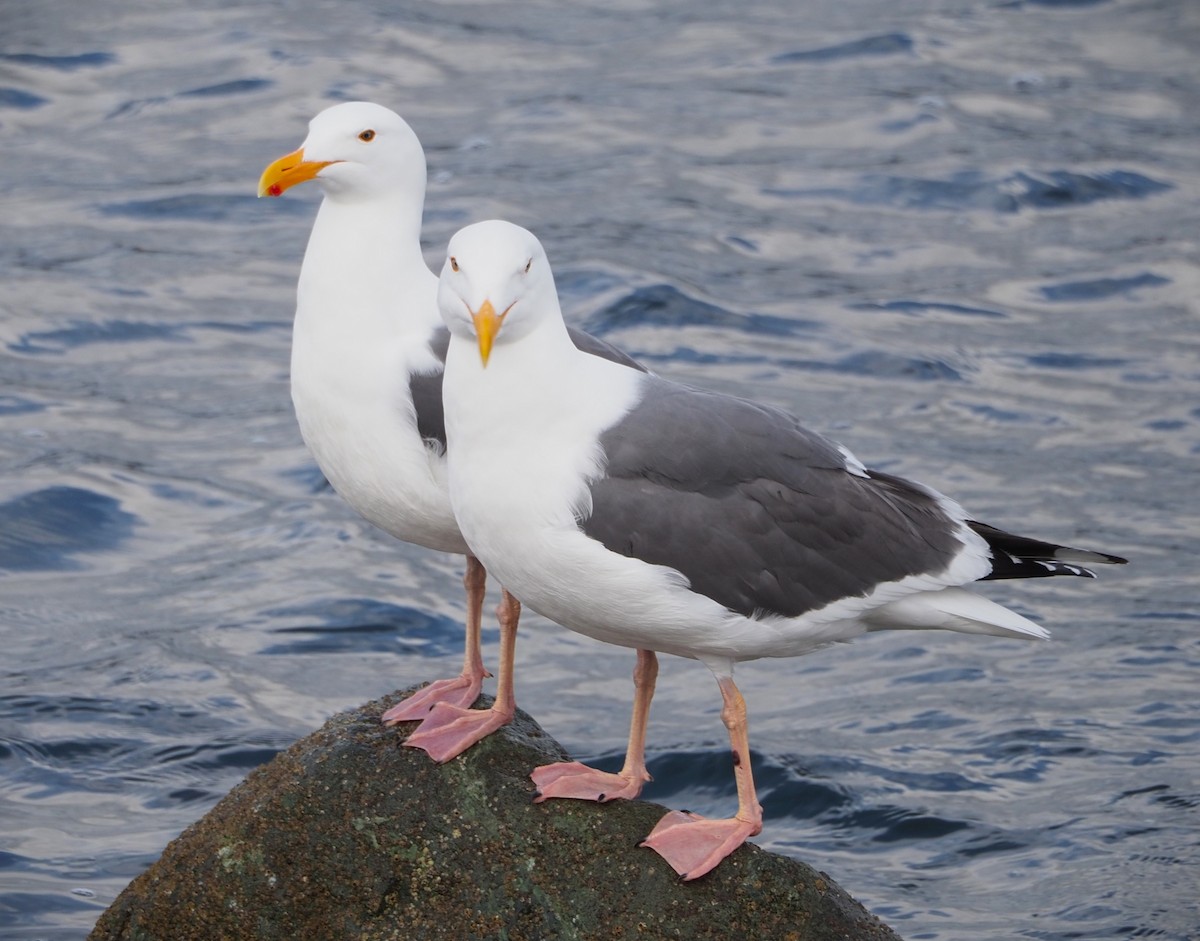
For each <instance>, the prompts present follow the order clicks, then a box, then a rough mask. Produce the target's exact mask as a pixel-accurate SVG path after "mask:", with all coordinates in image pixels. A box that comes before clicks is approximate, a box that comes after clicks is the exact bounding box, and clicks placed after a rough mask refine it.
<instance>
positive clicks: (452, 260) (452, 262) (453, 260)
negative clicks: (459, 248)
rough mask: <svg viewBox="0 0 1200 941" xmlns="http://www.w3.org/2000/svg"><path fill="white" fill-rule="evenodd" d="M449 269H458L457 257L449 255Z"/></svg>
mask: <svg viewBox="0 0 1200 941" xmlns="http://www.w3.org/2000/svg"><path fill="white" fill-rule="evenodd" d="M450 270H451V271H457V270H458V259H457V258H455V257H454V256H453V255H451V256H450Z"/></svg>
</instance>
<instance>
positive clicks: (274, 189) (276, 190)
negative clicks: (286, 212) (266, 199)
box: [267, 183, 283, 196]
mask: <svg viewBox="0 0 1200 941" xmlns="http://www.w3.org/2000/svg"><path fill="white" fill-rule="evenodd" d="M267 194H268V195H269V196H280V195H282V194H283V190H282V189H281V188H280V186H279V184H278V183H272V184H271V185H270V186H268V187H267Z"/></svg>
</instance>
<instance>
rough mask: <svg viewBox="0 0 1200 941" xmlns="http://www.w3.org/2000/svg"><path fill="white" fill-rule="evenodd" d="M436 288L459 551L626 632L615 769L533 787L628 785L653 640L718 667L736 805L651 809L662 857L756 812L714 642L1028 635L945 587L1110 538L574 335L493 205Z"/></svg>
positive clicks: (711, 850) (557, 769)
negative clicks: (1069, 530) (1025, 525)
mask: <svg viewBox="0 0 1200 941" xmlns="http://www.w3.org/2000/svg"><path fill="white" fill-rule="evenodd" d="M438 302H439V306H440V308H441V313H442V316H443V317H444V318H445V320H446V323H447V325H448V326H449V328H450V332H451V340H450V348H449V351H448V353H447V356H446V373H445V381H444V384H443V396H444V404H445V414H446V437H447V442H448V445H449V458H450V468H449V473H450V498H451V501H452V503H453V506H454V512H455V515H456V517H457V519H458V522H459V526H460V527H461V529H462V533H463V535H464V536H465V537H466V540H467V544H468V545H469V546H470V547H471V551H472V552H474V553H475V554H476V556H477V557H478V558H479V559H480V560H481V561H482V562H483V564H484V565H486V566H487V568H488V570H489V571H490V572H491V573H492V574H493V575H494V576H495V577H497V578H499V579H500V580H501V582H503V584H504V585H505V586H506V588H507V589H508V590H510V591H512V592H513V593H514V594H515V595H516V596H517V597H519V598H520V599H521V601H522V603H524V604H526V605H528V606H529V607H531V608H533V609H534V610H535V611H538V612H539V613H541V614H543V615H545V616H546V617H548V618H550V619H552V620H554V621H557V622H558V623H559V624H562V625H563V626H565V627H568V628H570V629H571V630H574V631H578V632H579V633H581V634H586V635H587V636H589V637H593V638H596V639H598V640H602V641H607V642H609V643H613V644H620V645H623V646H627V647H633V648H637V649H638V650H639V654H638V669H637V670H636V671H635V701H634V709H633V722H632V727H631V732H630V743H629V749H628V752H627V755H626V761H625V767H624V769H622V771H621V772H619V773H618V774H606V773H604V772H600V771H597V770H594V769H591V768H588V767H586V766H585V765H582V764H580V763H578V762H564V763H559V764H555V765H550V766H547V767H544V768H539V769H537V770H536V771H535V772H534V775H533V778H534V782H535V783H536V784H537V786H538V789H539V796H538V800H545V799H546V798H550V797H574V798H586V799H592V800H599V801H604V800H608V799H612V798H613V797H615V796H621V797H632V796H635V795H636V794H637V793H638V792H640V790H641V786H642V783H643V782H644V781H646V780H648V775H647V774H646V766H645V759H644V741H645V726H646V717H647V715H648V712H649V705H650V698H651V696H652V695H653V690H654V678H655V673H656V660H655V654H654V653H653V652H652V651H660V652H665V653H672V654H676V655H678V656H683V657H691V658H694V659H697V660H700V661H701V662H703V663H704V664H705V665H706V666H707V667H708V668H709V669H710V670H711V671H712V672H713V674H714V676H715V677H716V679H717V684H718V686H719V688H720V692H721V696H722V700H723V706H724V707H723V710H722V713H721V717H722V720H723V722H724V724H725V726H726V727H727V729H728V732H729V739H730V744H731V746H732V749H733V765H734V778H735V781H736V784H737V795H738V809H737V813H736V815H735V816H734V817H732V818H729V819H724V820H708V819H704V818H702V817H699V816H697V815H694V814H690V813H683V812H672V813H669V814H668V815H667V816H665V817H664V818H663V819H662V820H661V821H660V822H659V824H658V825H657V826H656V827H655V828H654V830H653V831H652V832H651V834H650V835H649V836H648V837H647V839H646V840H645V843H644V845H646V846H649V847H651V848H652V849H654V850H656V851H657V852H658V853H659V854H660V855H662V856H663V857H664V858H665V859H666V860H667V862H668V863H670V865H671V866H672V867H673V868H674V869H675V871H676V872H678V873H679V874H680V875H681V876H683V877H684V878H685V879H694V878H697V877H699V876H702V875H704V874H705V873H706V872H709V871H710V870H711V869H712V868H713V867H714V866H716V865H717V864H718V863H719V862H720V861H721V860H722V859H724V858H725V856H727V855H728V854H729V853H731V852H732V851H733V850H734V849H736V848H737V847H738V846H739V845H741V843H743V842H744V841H745V840H746V838H747V837H750V836H753V835H755V834H757V833H759V832H760V831H761V829H762V808H761V807H760V806H759V804H758V800H757V798H756V796H755V789H754V780H753V777H752V774H751V769H750V746H749V737H748V732H747V725H746V704H745V701H744V700H743V699H742V696H741V694H740V693H739V692H738V689H737V686H736V685H735V684H734V681H733V668H734V664H735V663H736V662H738V661H741V660H752V659H756V658H759V657H793V656H798V655H801V654H805V653H808V652H810V651H812V650H816V649H817V648H819V647H824V646H827V645H829V644H832V643H836V642H839V641H847V640H850V639H851V638H853V637H856V636H858V635H860V634H863V633H866V632H869V631H878V630H888V629H899V628H910V629H940V630H950V631H961V632H965V633H971V634H994V635H999V636H1004V637H1020V638H1045V637H1047V636H1049V635H1048V634H1047V633H1046V631H1045V630H1043V629H1042V628H1041V627H1039V626H1038V625H1036V624H1034V623H1033V622H1032V621H1029V620H1028V619H1026V618H1024V617H1022V616H1021V615H1019V614H1016V613H1015V612H1013V611H1010V610H1008V609H1007V608H1004V607H1001V606H1000V605H998V604H996V603H994V602H991V601H988V600H987V599H985V598H982V597H980V596H978V595H975V594H972V593H970V592H968V591H965V590H964V589H963V588H961V587H960V586H962V585H965V584H968V583H970V582H973V581H977V580H980V579H988V578H1026V577H1037V576H1046V575H1081V576H1091V575H1092V573H1091V572H1090V571H1088V570H1087V569H1086V568H1084V566H1085V565H1088V564H1109V563H1120V562H1124V561H1125V560H1123V559H1121V558H1118V557H1117V556H1111V555H1106V554H1103V553H1098V552H1090V551H1086V550H1081V549H1071V548H1068V547H1064V546H1058V545H1054V544H1052V543H1047V542H1042V541H1040V540H1036V539H1029V538H1025V537H1022V536H1015V535H1012V534H1010V533H1006V532H1003V531H1001V530H998V529H995V528H993V527H991V526H987V525H985V524H982V523H978V522H976V521H974V520H972V519H971V518H970V517H969V516H968V515H967V514H966V513H965V512H964V511H963V509H962V508H961V507H959V506H958V504H956V503H954V502H953V501H951V500H949V499H948V498H946V497H944V496H942V495H941V494H939V493H937V492H936V491H934V490H932V489H930V488H929V487H926V486H924V485H922V484H919V483H915V482H912V481H908V480H905V479H903V478H900V477H895V476H892V475H890V474H884V473H880V472H878V471H872V470H869V469H867V468H866V467H864V466H863V465H862V464H861V463H860V462H859V461H858V460H857V459H855V458H854V456H853V455H852V454H850V452H849V451H847V450H846V449H845V448H843V447H840V446H839V445H837V444H835V443H834V442H832V441H829V440H827V439H826V438H823V437H821V436H820V435H818V434H815V433H814V432H811V431H808V430H807V429H805V428H803V427H802V426H801V425H800V424H799V423H798V422H797V421H796V420H795V419H794V418H792V417H791V416H790V415H788V414H786V413H784V412H782V411H779V410H777V409H773V408H769V407H766V406H763V405H758V404H756V403H754V402H750V401H747V400H744V399H739V398H734V397H732V396H728V395H720V394H715V393H711V392H703V391H699V390H697V389H692V388H688V387H686V386H682V385H679V384H676V383H673V382H669V381H667V380H664V379H661V378H659V377H656V376H654V375H651V374H648V373H644V372H637V371H634V370H632V369H628V368H626V367H624V366H622V365H619V364H616V363H611V362H606V361H603V360H600V359H597V358H596V357H589V356H585V355H582V354H581V353H579V352H578V351H577V350H576V349H575V347H574V346H573V345H572V343H571V341H570V338H569V337H568V335H567V331H566V327H565V325H564V323H563V319H562V314H561V312H560V310H559V304H558V297H557V294H556V292H555V287H554V278H553V276H552V274H551V271H550V266H549V263H548V261H547V259H546V255H545V252H544V251H543V249H542V246H541V245H540V244H539V242H538V241H537V239H536V238H534V236H533V235H531V234H530V233H529V232H527V231H525V230H524V229H521V228H519V227H517V226H514V225H512V224H510V223H507V222H499V221H491V222H483V223H478V224H476V225H473V226H468V227H467V228H465V229H463V230H461V231H459V232H458V233H457V234H456V235H455V236H454V238H452V239H451V241H450V246H449V249H448V257H447V260H446V263H445V267H444V268H443V269H442V276H441V287H440V290H439V294H438ZM501 682H503V678H501Z"/></svg>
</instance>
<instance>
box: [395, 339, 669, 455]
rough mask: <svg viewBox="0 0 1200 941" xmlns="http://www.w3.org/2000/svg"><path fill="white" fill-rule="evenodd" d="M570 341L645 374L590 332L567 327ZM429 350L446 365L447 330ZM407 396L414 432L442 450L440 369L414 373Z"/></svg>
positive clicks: (443, 415) (642, 368)
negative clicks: (415, 428)
mask: <svg viewBox="0 0 1200 941" xmlns="http://www.w3.org/2000/svg"><path fill="white" fill-rule="evenodd" d="M567 332H568V333H569V334H570V335H571V342H572V343H574V344H575V346H576V347H578V348H579V349H581V350H583V352H585V353H590V354H591V355H593V356H599V357H601V358H602V359H607V360H612V362H614V363H620V364H621V365H622V366H628V367H630V368H631V369H637V370H639V371H640V372H645V371H646V367H645V366H643V365H641V363H639V362H638V361H637V360H635V359H633V358H632V357H630V356H628V355H627V354H625V353H624V352H623V351H621V350H619V349H617V348H616V347H615V346H613V345H612V344H611V343H606V342H604V341H603V340H600V339H598V338H596V337H594V336H592V335H591V334H590V333H584V332H583V331H582V330H576V329H575V328H574V327H568V328H567ZM428 342H429V348H430V350H431V351H432V352H433V355H434V356H436V357H437V359H438V362H439V363H441V364H442V366H444V365H445V363H446V350H447V349H449V347H450V331H449V330H448V329H447V328H446V327H444V326H443V327H438V328H437V329H435V330H434V331H433V333H432V334H430V336H429V341H428ZM408 390H409V394H411V395H412V401H413V408H414V409H415V410H416V413H417V433H418V434H419V435H420V436H421V439H422V440H423V441H426V442H428V443H429V444H431V445H433V446H435V447H438V448H440V449H441V450H443V451H445V450H446V413H445V411H444V410H443V408H442V369H441V368H438V369H437V370H436V371H434V372H430V373H420V374H418V373H414V374H413V375H411V376H409V379H408Z"/></svg>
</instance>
